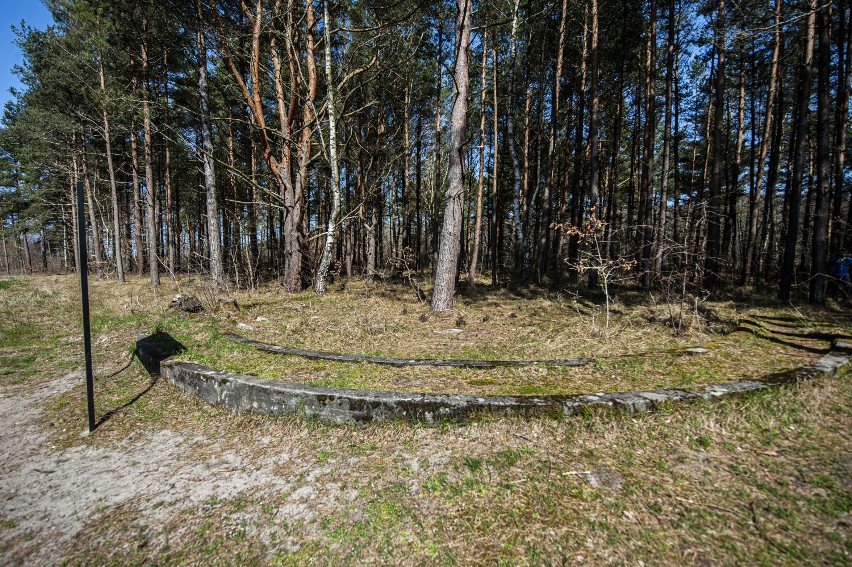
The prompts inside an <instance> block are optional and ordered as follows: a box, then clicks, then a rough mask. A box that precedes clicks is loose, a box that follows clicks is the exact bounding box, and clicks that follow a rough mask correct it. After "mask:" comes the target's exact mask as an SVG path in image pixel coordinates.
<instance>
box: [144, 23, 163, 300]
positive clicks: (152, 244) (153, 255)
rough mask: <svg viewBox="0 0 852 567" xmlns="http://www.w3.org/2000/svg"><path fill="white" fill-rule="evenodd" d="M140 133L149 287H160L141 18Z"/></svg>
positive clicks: (146, 71) (145, 42)
mask: <svg viewBox="0 0 852 567" xmlns="http://www.w3.org/2000/svg"><path fill="white" fill-rule="evenodd" d="M141 40H142V41H141V46H140V47H141V49H142V132H143V136H144V138H145V148H144V150H145V151H144V156H145V205H146V209H147V211H148V226H147V229H148V269H149V272H150V275H151V285H160V264H159V259H158V257H157V240H158V239H159V236H158V235H159V228H158V222H157V221H158V219H157V188H156V183H155V182H154V162H153V157H152V152H153V147H152V141H151V104H150V101H149V100H148V97H149V96H150V92H149V91H150V88H149V85H148V69H149V61H148V17H147V15H143V16H142V37H141Z"/></svg>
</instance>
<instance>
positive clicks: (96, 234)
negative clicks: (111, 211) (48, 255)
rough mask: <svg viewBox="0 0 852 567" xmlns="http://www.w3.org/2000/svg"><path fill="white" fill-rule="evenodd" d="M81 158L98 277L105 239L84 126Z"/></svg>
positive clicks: (81, 136) (81, 138)
mask: <svg viewBox="0 0 852 567" xmlns="http://www.w3.org/2000/svg"><path fill="white" fill-rule="evenodd" d="M80 143H81V146H80V149H81V151H80V160H81V166H82V173H83V186H84V187H85V189H86V206H88V208H89V224H90V225H91V226H92V254H94V256H95V266H96V268H95V269H96V273H97V274H98V277H100V273H101V269H102V266H101V262H102V261H103V252H102V246H103V241H102V240H101V231H100V229H99V225H98V214H97V211H96V210H95V199H94V196H93V194H92V193H93V189H92V182H91V179H90V178H89V160H88V156H87V153H86V129H85V128H83V129H82V130H81V132H80ZM27 254H29V249H27Z"/></svg>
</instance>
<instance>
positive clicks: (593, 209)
mask: <svg viewBox="0 0 852 567" xmlns="http://www.w3.org/2000/svg"><path fill="white" fill-rule="evenodd" d="M591 3H592V10H591V16H592V37H591V46H590V48H589V57H590V59H591V61H590V64H589V75H590V77H589V87H590V97H591V107H590V108H589V221H590V223H594V221H595V220H598V219H600V218H601V211H600V207H599V203H598V199H599V194H600V187H599V185H600V148H599V147H598V146H599V143H598V114H599V109H600V97H599V95H598V0H591ZM592 227H593V228H592V230H595V229H594V224H592ZM597 283H598V272H597V270H589V287H592V286H596V285H597Z"/></svg>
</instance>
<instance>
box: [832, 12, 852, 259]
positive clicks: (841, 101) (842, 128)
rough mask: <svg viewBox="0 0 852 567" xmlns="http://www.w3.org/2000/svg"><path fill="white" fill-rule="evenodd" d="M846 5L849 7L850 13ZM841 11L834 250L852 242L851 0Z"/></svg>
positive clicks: (836, 115)
mask: <svg viewBox="0 0 852 567" xmlns="http://www.w3.org/2000/svg"><path fill="white" fill-rule="evenodd" d="M844 4H845V5H844ZM847 8H848V9H850V13H848V14H847V13H846V10H847ZM839 11H840V14H838V21H839V22H840V25H839V30H838V34H837V52H838V54H839V55H838V57H839V58H841V60H842V61H843V67H842V70H841V71H839V73H838V75H839V77H838V81H839V82H838V86H837V110H836V112H835V114H834V139H835V142H834V204H833V205H832V210H833V213H832V221H831V222H832V230H831V248H832V251H834V252H840V249H841V246H843V245H844V244H845V245H846V247H847V249H848V248H849V247H850V246H852V203H850V205H849V207H848V209H849V211H848V218H847V220H846V225H845V227H844V229H842V228H841V227H843V226H844V225H843V210H842V209H843V180H844V178H845V173H846V170H845V166H846V132H847V130H848V128H849V80H850V78H852V2H849V1H848V0H847V1H846V2H841V4H840V10H839ZM844 44H845V45H844ZM840 54H842V57H841V55H840ZM844 233H845V237H844Z"/></svg>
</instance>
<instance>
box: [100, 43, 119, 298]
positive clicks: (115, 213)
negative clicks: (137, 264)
mask: <svg viewBox="0 0 852 567" xmlns="http://www.w3.org/2000/svg"><path fill="white" fill-rule="evenodd" d="M98 78H99V79H100V86H101V96H103V102H102V107H101V115H102V117H103V123H104V143H105V144H106V160H107V173H108V174H109V189H110V200H111V202H112V233H113V234H112V250H113V255H114V257H115V258H114V259H115V270H116V274H117V275H118V281H119V282H121V283H124V261H123V258H122V256H121V222H120V218H121V217H120V210H119V207H118V190H117V188H116V183H115V168H114V167H113V164H112V140H111V139H110V138H111V137H110V133H109V114H108V113H107V92H106V79H105V77H104V60H103V53H98Z"/></svg>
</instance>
